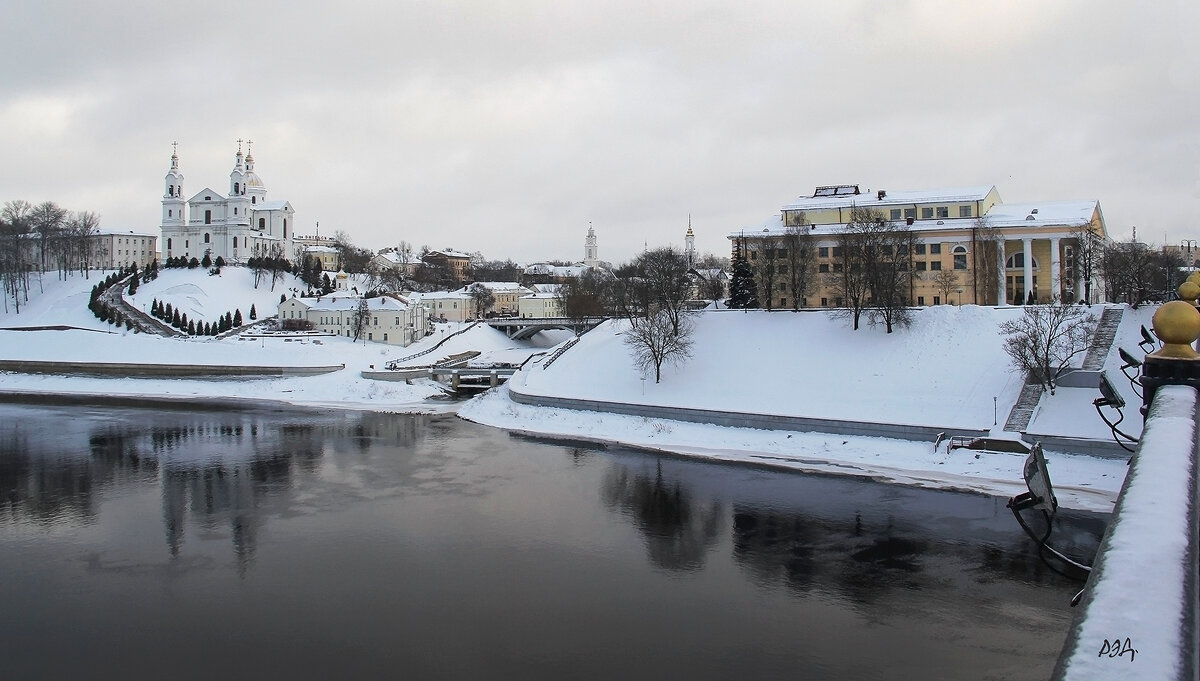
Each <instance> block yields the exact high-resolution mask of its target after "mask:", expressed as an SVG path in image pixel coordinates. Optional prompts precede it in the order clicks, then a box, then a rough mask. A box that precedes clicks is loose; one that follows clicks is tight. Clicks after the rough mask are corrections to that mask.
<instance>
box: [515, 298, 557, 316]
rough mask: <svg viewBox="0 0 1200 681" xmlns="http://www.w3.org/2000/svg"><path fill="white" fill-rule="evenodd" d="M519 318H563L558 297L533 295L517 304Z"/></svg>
mask: <svg viewBox="0 0 1200 681" xmlns="http://www.w3.org/2000/svg"><path fill="white" fill-rule="evenodd" d="M519 307H520V312H521V317H523V318H526V319H551V318H556V317H561V316H563V314H562V307H561V306H560V305H559V304H558V296H557V295H556V294H554V293H533V294H530V295H527V296H525V297H523V298H521V300H520V302H519Z"/></svg>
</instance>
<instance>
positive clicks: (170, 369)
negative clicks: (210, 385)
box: [0, 359, 346, 378]
mask: <svg viewBox="0 0 1200 681" xmlns="http://www.w3.org/2000/svg"><path fill="white" fill-rule="evenodd" d="M345 368H346V365H345V364H337V365H330V366H306V367H287V366H282V367H281V366H274V367H273V366H227V365H205V364H129V363H118V362H42V361H32V360H10V359H6V360H0V371H11V372H14V373H19V374H56V375H63V376H119V377H122V378H126V377H132V378H201V377H209V378H212V377H233V376H277V377H283V376H317V375H319V374H328V373H333V372H334V371H341V370H342V369H345Z"/></svg>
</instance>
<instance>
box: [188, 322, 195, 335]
mask: <svg viewBox="0 0 1200 681" xmlns="http://www.w3.org/2000/svg"><path fill="white" fill-rule="evenodd" d="M187 332H188V335H189V336H195V335H196V322H195V321H190V322H188V328H187Z"/></svg>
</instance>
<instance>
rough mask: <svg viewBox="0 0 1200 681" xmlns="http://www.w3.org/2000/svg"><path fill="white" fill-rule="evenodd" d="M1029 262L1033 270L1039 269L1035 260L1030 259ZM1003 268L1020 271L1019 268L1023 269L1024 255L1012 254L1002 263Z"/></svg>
mask: <svg viewBox="0 0 1200 681" xmlns="http://www.w3.org/2000/svg"><path fill="white" fill-rule="evenodd" d="M1029 260H1030V262H1032V263H1033V269H1035V270H1036V269H1040V268H1039V267H1038V261H1037V258H1030V259H1029ZM1004 267H1006V268H1007V269H1010V270H1011V269H1020V268H1023V267H1025V254H1024V253H1013V254H1012V255H1010V256H1008V260H1006V261H1005V262H1004Z"/></svg>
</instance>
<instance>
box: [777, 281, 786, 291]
mask: <svg viewBox="0 0 1200 681" xmlns="http://www.w3.org/2000/svg"><path fill="white" fill-rule="evenodd" d="M779 290H780V291H786V290H787V282H784V281H781V282H779Z"/></svg>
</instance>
